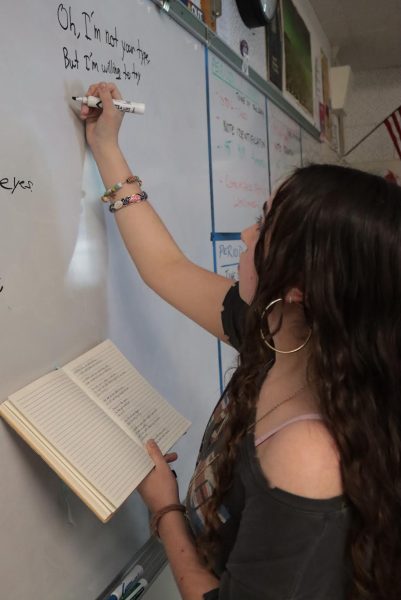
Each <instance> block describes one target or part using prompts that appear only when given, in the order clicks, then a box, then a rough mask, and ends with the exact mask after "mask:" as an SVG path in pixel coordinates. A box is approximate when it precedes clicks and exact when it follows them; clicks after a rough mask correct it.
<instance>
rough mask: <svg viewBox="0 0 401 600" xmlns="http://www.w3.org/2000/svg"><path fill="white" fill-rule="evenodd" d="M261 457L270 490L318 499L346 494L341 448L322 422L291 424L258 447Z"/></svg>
mask: <svg viewBox="0 0 401 600" xmlns="http://www.w3.org/2000/svg"><path fill="white" fill-rule="evenodd" d="M258 456H259V460H260V464H261V467H262V470H263V472H264V474H265V475H266V477H267V480H268V481H269V485H270V487H277V488H280V489H283V490H285V491H287V492H290V493H292V494H296V495H298V496H304V497H306V498H316V499H325V498H333V497H334V496H339V495H340V494H342V493H343V487H342V481H341V470H340V458H339V453H338V449H337V447H336V445H335V442H334V440H333V437H332V436H331V434H330V433H329V431H328V430H327V428H326V427H325V425H324V424H323V423H322V422H320V421H298V422H297V423H293V424H292V425H288V426H287V427H285V428H284V429H283V430H281V431H280V432H279V433H277V434H276V435H274V436H273V437H272V438H270V439H269V440H267V441H266V442H264V443H263V444H262V445H261V446H259V447H258Z"/></svg>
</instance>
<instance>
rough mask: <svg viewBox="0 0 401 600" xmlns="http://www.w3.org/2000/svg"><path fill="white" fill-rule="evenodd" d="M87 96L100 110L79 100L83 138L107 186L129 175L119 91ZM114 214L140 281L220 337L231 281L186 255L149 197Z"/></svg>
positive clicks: (105, 87) (102, 88) (127, 191)
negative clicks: (123, 149) (120, 140)
mask: <svg viewBox="0 0 401 600" xmlns="http://www.w3.org/2000/svg"><path fill="white" fill-rule="evenodd" d="M87 95H88V96H89V95H92V96H98V97H100V98H101V100H102V103H103V110H99V109H94V108H88V107H87V106H86V105H82V108H81V117H82V119H84V120H85V121H86V136H87V141H88V144H89V146H90V148H91V150H92V153H93V156H94V158H95V160H96V163H97V166H98V168H99V172H100V175H101V177H102V179H103V183H104V185H105V188H109V187H111V186H112V185H114V184H115V183H116V182H118V181H125V180H126V179H127V177H128V176H129V175H131V174H132V171H131V169H130V168H129V166H128V164H127V162H126V160H125V158H124V156H123V154H122V152H121V150H120V148H119V145H118V131H119V128H120V125H121V122H122V114H121V112H120V111H118V110H117V109H116V108H115V107H114V105H113V103H112V99H113V98H115V99H119V98H121V95H120V93H119V91H118V89H117V88H116V86H115V85H114V84H95V85H92V86H91V87H90V88H89V90H88V92H87ZM139 191H140V188H139V185H138V184H137V183H131V184H125V185H124V187H123V189H121V190H119V191H118V192H117V193H116V195H115V198H114V200H117V199H118V198H122V197H124V196H128V195H131V194H136V193H138V192H139ZM115 218H116V221H117V224H118V227H119V230H120V233H121V236H122V238H123V240H124V243H125V245H126V247H127V250H128V252H129V253H130V255H131V258H132V260H133V261H134V263H135V265H136V267H137V269H138V272H139V274H140V276H141V278H142V279H143V281H144V282H145V283H146V284H147V285H148V286H149V287H151V288H152V289H153V290H154V291H155V292H156V293H157V294H158V295H159V296H161V297H162V298H163V299H164V300H166V301H167V302H168V303H169V304H171V305H172V306H174V307H175V308H177V309H178V310H179V311H180V312H182V313H183V314H185V315H186V316H187V317H189V318H190V319H192V320H193V321H195V322H196V323H198V324H199V325H201V327H203V328H204V329H206V330H207V331H209V332H210V333H212V334H213V335H215V336H216V337H218V338H220V339H222V340H224V341H226V338H225V335H224V332H223V328H222V324H221V309H222V303H223V300H224V297H225V295H226V293H227V291H228V290H229V288H230V287H231V285H232V282H231V281H230V280H229V279H226V278H225V277H221V276H220V275H216V274H215V273H213V272H211V271H207V270H206V269H203V268H201V267H199V266H197V265H195V264H194V263H192V262H191V261H190V260H188V259H187V258H186V256H185V255H184V254H183V253H182V251H181V250H180V248H179V247H178V246H177V244H176V243H175V241H174V239H173V238H172V236H171V235H170V233H169V232H168V230H167V229H166V227H165V225H164V224H163V222H162V221H161V219H160V218H159V216H158V215H157V213H156V212H155V210H154V209H153V208H152V206H151V204H150V203H149V202H140V203H138V204H130V205H129V206H126V207H124V208H123V209H121V210H119V211H117V212H116V213H115Z"/></svg>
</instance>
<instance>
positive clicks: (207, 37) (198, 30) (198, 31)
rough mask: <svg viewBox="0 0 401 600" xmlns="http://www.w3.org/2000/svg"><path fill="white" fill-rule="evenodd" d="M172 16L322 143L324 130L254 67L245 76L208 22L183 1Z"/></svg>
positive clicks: (175, 3)
mask: <svg viewBox="0 0 401 600" xmlns="http://www.w3.org/2000/svg"><path fill="white" fill-rule="evenodd" d="M151 1H152V2H153V3H154V4H156V6H159V7H160V6H161V4H163V2H162V0H151ZM168 4H169V12H168V14H169V16H170V17H171V18H172V19H174V21H176V22H177V23H178V24H179V25H180V26H181V27H183V28H184V29H186V31H188V32H189V33H190V34H191V35H193V36H194V37H195V38H196V39H197V40H199V41H200V42H202V44H204V45H205V46H207V48H208V49H209V50H210V51H211V52H213V54H215V55H216V56H217V57H218V58H221V60H224V62H226V63H227V64H228V65H229V66H230V67H231V68H232V69H233V70H234V71H236V72H237V73H238V74H239V75H241V77H244V78H245V79H246V80H247V81H248V82H250V83H251V84H252V85H253V86H254V87H255V88H256V89H258V90H259V91H260V92H262V94H264V95H265V96H267V98H268V100H270V102H273V103H274V104H276V106H278V107H279V108H280V109H281V110H282V111H284V112H285V113H286V114H287V115H288V116H289V117H290V118H291V119H293V121H295V122H296V123H297V124H298V125H300V126H301V127H302V129H304V130H305V131H306V132H307V133H309V134H310V135H311V136H312V137H313V138H315V139H316V140H320V131H319V130H318V129H317V128H316V127H315V126H314V125H312V123H311V122H310V121H308V119H306V118H305V117H304V116H303V115H302V114H300V113H299V112H298V111H297V109H296V108H295V107H294V106H293V105H292V104H290V102H288V100H286V99H285V98H284V97H283V95H282V93H281V92H280V91H279V90H278V89H277V88H276V87H275V86H274V85H273V84H272V83H270V82H269V81H266V79H263V77H261V76H260V75H259V74H258V73H257V72H256V71H255V70H254V69H252V67H249V71H248V75H244V72H243V70H242V67H243V59H242V56H240V55H239V54H237V53H236V52H234V50H232V49H231V48H230V47H229V46H227V44H226V43H225V42H223V40H222V39H221V38H219V37H218V36H217V35H216V34H215V33H214V32H213V31H212V30H211V29H209V27H207V25H206V24H205V23H203V22H202V21H201V20H200V19H198V18H197V17H195V15H194V14H192V12H191V11H190V10H188V9H187V8H186V6H185V5H184V4H183V3H182V2H181V1H180V0H169V2H168Z"/></svg>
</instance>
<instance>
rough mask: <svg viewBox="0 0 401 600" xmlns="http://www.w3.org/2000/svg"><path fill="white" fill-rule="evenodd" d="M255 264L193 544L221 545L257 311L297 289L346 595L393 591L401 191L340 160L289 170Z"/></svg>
mask: <svg viewBox="0 0 401 600" xmlns="http://www.w3.org/2000/svg"><path fill="white" fill-rule="evenodd" d="M267 236H268V238H269V248H268V252H265V249H264V241H265V240H266V238H267ZM255 266H256V270H257V273H258V286H257V289H256V292H255V296H254V299H253V301H252V304H251V305H250V307H249V311H248V316H247V321H246V325H245V334H244V339H243V343H242V347H241V351H240V354H239V366H238V368H237V369H236V371H235V373H234V375H233V377H232V379H231V382H230V384H229V386H228V389H227V390H226V394H227V395H228V398H229V406H230V419H229V422H228V424H227V426H226V428H225V431H224V434H223V435H224V440H225V441H224V450H223V451H222V452H221V454H220V456H221V457H224V460H219V461H217V462H216V466H215V473H214V475H215V481H216V488H215V490H214V493H213V495H212V497H211V499H210V501H209V503H208V506H207V515H206V531H205V535H204V536H203V538H202V540H201V542H200V546H201V549H202V550H203V551H204V553H205V554H206V556H208V557H209V558H210V556H211V555H212V554H213V552H214V551H215V549H216V546H217V545H218V542H219V538H218V530H219V527H220V525H221V523H220V521H219V518H218V516H217V510H218V508H219V507H220V505H221V504H222V502H223V498H224V496H225V494H226V492H227V491H228V489H229V488H230V485H231V481H232V473H233V466H234V463H235V460H236V454H237V448H238V444H239V442H240V440H241V439H242V438H243V437H244V436H245V434H246V432H247V428H248V427H249V424H250V423H251V422H252V420H253V415H254V412H255V405H256V401H257V398H258V394H259V390H260V387H261V384H262V382H263V380H264V378H265V377H266V374H267V371H268V367H267V365H269V363H270V362H271V360H272V359H273V360H274V357H273V356H272V353H271V352H270V351H269V350H268V349H267V348H266V346H265V345H264V343H263V342H262V340H261V339H260V333H259V328H260V319H261V314H262V312H263V309H264V308H265V306H266V305H267V304H268V303H269V302H271V301H272V300H274V299H276V298H279V297H284V296H285V294H286V293H287V292H288V290H289V289H290V288H292V287H294V286H298V287H300V288H301V289H302V290H303V293H304V312H305V318H306V321H307V323H308V325H309V326H310V327H311V329H312V337H311V340H310V342H309V344H310V357H311V358H310V364H309V370H310V372H313V378H314V385H315V390H316V391H317V395H318V398H319V402H320V411H321V414H322V415H323V417H324V418H325V421H326V424H327V427H328V428H329V430H330V432H331V434H332V436H333V438H334V440H335V442H336V444H337V447H338V450H339V453H340V459H341V473H342V480H343V487H344V493H345V494H346V496H347V497H348V499H349V502H350V506H351V513H352V519H351V520H352V526H351V531H350V533H349V539H348V553H349V557H350V559H351V561H352V565H353V578H352V586H351V589H350V591H349V598H350V600H400V598H401V575H400V573H401V188H399V187H398V186H396V185H395V184H391V183H389V182H387V181H385V180H384V179H382V178H381V177H377V176H375V175H370V174H367V173H363V172H361V171H357V170H354V169H349V168H345V167H340V166H332V165H311V166H309V167H305V168H302V169H299V170H297V171H296V172H295V173H294V174H293V175H292V176H291V177H290V178H289V179H288V180H287V181H286V182H284V184H283V185H282V186H281V187H280V188H279V190H278V191H277V193H276V195H275V197H274V201H273V205H272V208H271V210H270V212H269V214H268V217H267V218H266V219H265V222H264V225H263V227H262V230H261V235H260V239H259V242H258V244H257V247H256V251H255Z"/></svg>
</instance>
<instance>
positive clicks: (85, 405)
mask: <svg viewBox="0 0 401 600" xmlns="http://www.w3.org/2000/svg"><path fill="white" fill-rule="evenodd" d="M9 401H10V402H11V403H12V404H13V405H14V406H16V407H17V408H18V409H19V410H20V411H21V412H22V413H23V414H24V415H25V417H26V418H27V419H28V420H29V421H30V422H31V423H32V424H33V426H34V427H35V428H36V429H37V430H38V431H39V432H40V433H41V434H42V435H43V436H45V437H46V438H47V439H48V440H49V442H50V443H51V444H52V445H53V446H55V447H56V448H57V449H58V450H59V451H60V452H61V453H62V454H63V455H64V456H65V457H66V459H67V460H68V461H69V462H70V463H72V464H73V465H74V466H75V468H76V469H77V470H78V471H80V473H81V474H82V475H83V476H84V477H85V478H86V479H88V480H89V481H90V482H91V483H92V484H93V485H94V486H95V487H96V488H97V489H98V490H99V491H100V492H101V493H102V494H103V495H104V496H105V497H106V498H107V499H108V500H109V501H110V502H111V503H112V504H114V505H115V506H116V507H117V506H119V505H120V504H121V503H122V502H123V501H124V500H125V499H126V498H127V496H128V495H129V494H130V493H131V492H132V491H133V490H134V489H135V487H136V486H137V485H138V484H139V483H140V481H141V480H142V479H143V477H144V476H145V475H146V474H147V473H149V472H150V470H151V469H152V467H153V463H152V461H151V460H150V458H149V457H148V455H147V454H146V452H144V451H143V450H142V449H141V448H140V447H139V446H138V445H137V444H136V443H135V442H133V441H132V440H131V438H130V437H129V436H127V434H126V433H124V432H123V431H122V430H121V428H119V427H118V425H116V424H115V423H114V422H113V421H112V420H111V419H109V418H108V416H107V415H106V414H105V413H104V412H103V411H102V410H101V409H100V408H99V407H98V406H97V405H96V404H95V403H94V402H93V401H92V400H91V399H90V398H88V397H87V395H86V394H85V393H84V392H83V391H82V390H81V389H80V388H79V387H78V386H77V385H76V384H75V383H74V382H73V381H71V379H70V378H69V377H68V376H67V375H66V374H65V373H64V372H63V371H62V370H59V371H54V372H52V373H50V374H49V375H46V376H45V377H42V378H41V379H38V380H37V381H35V382H34V383H32V384H30V385H29V386H27V387H25V388H23V389H22V390H20V391H19V392H17V393H15V394H13V395H12V396H10V398H9Z"/></svg>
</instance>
